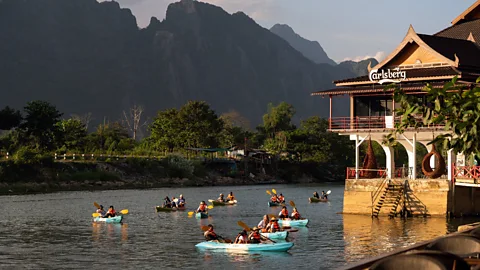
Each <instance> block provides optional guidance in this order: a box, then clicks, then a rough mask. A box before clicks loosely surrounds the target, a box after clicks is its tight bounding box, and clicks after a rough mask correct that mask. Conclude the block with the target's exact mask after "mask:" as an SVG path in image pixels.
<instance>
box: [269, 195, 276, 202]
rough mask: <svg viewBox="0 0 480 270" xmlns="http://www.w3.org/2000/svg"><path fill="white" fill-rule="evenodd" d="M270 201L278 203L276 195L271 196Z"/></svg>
mask: <svg viewBox="0 0 480 270" xmlns="http://www.w3.org/2000/svg"><path fill="white" fill-rule="evenodd" d="M270 201H272V202H273V203H278V198H277V195H275V194H273V195H272V197H271V198H270Z"/></svg>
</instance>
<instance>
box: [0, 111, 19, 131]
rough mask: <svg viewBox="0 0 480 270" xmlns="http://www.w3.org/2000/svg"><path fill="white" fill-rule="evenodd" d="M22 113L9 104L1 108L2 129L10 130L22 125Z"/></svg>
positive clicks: (0, 121)
mask: <svg viewBox="0 0 480 270" xmlns="http://www.w3.org/2000/svg"><path fill="white" fill-rule="evenodd" d="M21 121H22V114H21V113H20V111H18V110H14V109H12V108H10V107H8V106H6V107H5V108H4V109H2V110H0V130H10V129H12V128H16V127H18V126H19V125H20V123H21Z"/></svg>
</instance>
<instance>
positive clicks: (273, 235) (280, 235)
mask: <svg viewBox="0 0 480 270" xmlns="http://www.w3.org/2000/svg"><path fill="white" fill-rule="evenodd" d="M260 234H261V235H263V236H265V237H267V238H269V239H278V240H285V238H287V236H288V231H283V232H274V233H260Z"/></svg>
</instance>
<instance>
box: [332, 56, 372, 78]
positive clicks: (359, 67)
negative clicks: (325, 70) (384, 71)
mask: <svg viewBox="0 0 480 270" xmlns="http://www.w3.org/2000/svg"><path fill="white" fill-rule="evenodd" d="M370 63H371V67H374V66H376V65H377V64H378V61H377V59H375V58H369V59H365V60H362V61H359V62H355V61H344V62H341V63H340V64H338V66H340V67H342V68H345V69H347V70H348V71H350V72H352V73H353V74H355V76H357V77H359V76H365V75H368V64H370Z"/></svg>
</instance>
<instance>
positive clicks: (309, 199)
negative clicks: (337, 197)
mask: <svg viewBox="0 0 480 270" xmlns="http://www.w3.org/2000/svg"><path fill="white" fill-rule="evenodd" d="M308 201H309V202H311V203H317V202H328V199H317V198H315V197H310V198H308Z"/></svg>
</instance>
